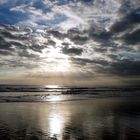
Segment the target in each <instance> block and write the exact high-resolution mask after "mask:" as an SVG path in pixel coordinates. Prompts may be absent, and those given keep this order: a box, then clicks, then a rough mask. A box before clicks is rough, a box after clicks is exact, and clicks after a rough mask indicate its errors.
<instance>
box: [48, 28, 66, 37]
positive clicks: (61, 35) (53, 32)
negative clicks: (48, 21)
mask: <svg viewBox="0 0 140 140" xmlns="http://www.w3.org/2000/svg"><path fill="white" fill-rule="evenodd" d="M47 33H48V34H49V35H50V34H51V35H53V36H54V37H56V38H59V39H64V38H65V37H66V34H64V33H61V32H59V31H56V30H49V31H47Z"/></svg>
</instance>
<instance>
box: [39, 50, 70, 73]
mask: <svg viewBox="0 0 140 140" xmlns="http://www.w3.org/2000/svg"><path fill="white" fill-rule="evenodd" d="M41 57H43V62H45V63H46V65H45V66H43V67H44V68H43V69H45V70H46V71H49V72H68V71H69V70H70V66H71V65H70V61H69V57H68V56H67V55H64V54H62V53H61V51H60V48H53V47H50V48H49V51H48V50H47V49H45V50H44V51H43V53H42V56H41Z"/></svg>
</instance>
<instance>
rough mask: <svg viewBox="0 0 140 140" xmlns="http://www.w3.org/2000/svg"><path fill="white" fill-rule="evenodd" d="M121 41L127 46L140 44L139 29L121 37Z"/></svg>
mask: <svg viewBox="0 0 140 140" xmlns="http://www.w3.org/2000/svg"><path fill="white" fill-rule="evenodd" d="M123 40H124V41H125V42H126V43H127V44H132V45H136V44H140V29H138V30H136V31H134V32H131V33H127V34H125V35H124V37H123Z"/></svg>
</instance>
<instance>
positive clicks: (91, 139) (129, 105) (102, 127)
mask: <svg viewBox="0 0 140 140" xmlns="http://www.w3.org/2000/svg"><path fill="white" fill-rule="evenodd" d="M139 139H140V90H139V88H138V87H135V88H132V87H129V88H128V87H127V88H124V87H123V88H122V87H121V88H118V87H117V88H116V87H112V88H107V87H104V88H95V87H94V88H91V87H80V88H79V87H60V86H59V87H58V86H10V85H1V86H0V140H139Z"/></svg>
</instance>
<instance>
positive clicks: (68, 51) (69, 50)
mask: <svg viewBox="0 0 140 140" xmlns="http://www.w3.org/2000/svg"><path fill="white" fill-rule="evenodd" d="M62 52H63V53H64V54H67V55H81V54H82V52H83V50H82V49H81V48H75V47H72V48H68V47H64V48H63V49H62Z"/></svg>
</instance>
